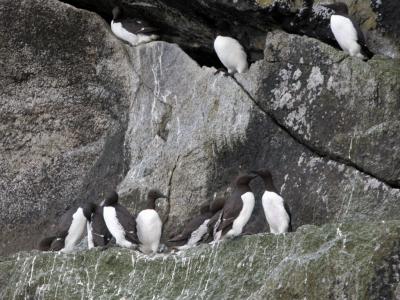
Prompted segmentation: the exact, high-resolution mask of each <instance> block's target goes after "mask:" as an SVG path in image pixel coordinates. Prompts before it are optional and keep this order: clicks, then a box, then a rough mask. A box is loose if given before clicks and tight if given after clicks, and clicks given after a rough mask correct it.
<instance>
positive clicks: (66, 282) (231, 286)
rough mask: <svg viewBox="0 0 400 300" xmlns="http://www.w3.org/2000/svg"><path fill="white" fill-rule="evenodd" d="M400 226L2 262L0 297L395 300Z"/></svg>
mask: <svg viewBox="0 0 400 300" xmlns="http://www.w3.org/2000/svg"><path fill="white" fill-rule="evenodd" d="M399 240H400V222H398V221H395V222H372V223H363V224H358V225H354V224H352V225H350V224H331V225H329V224H328V225H324V226H322V227H317V226H310V225H307V226H303V227H301V228H299V229H298V231H297V232H295V233H290V234H286V235H280V236H274V235H271V234H259V235H253V236H247V237H242V238H238V239H236V240H232V241H224V242H221V243H220V244H218V245H214V246H210V245H202V246H200V247H197V248H194V249H191V250H188V251H186V252H181V253H176V254H168V255H164V254H158V255H156V256H153V257H148V256H144V255H142V254H140V253H138V252H135V251H132V250H127V249H121V248H112V249H108V250H104V251H100V250H99V249H94V250H92V251H82V252H77V253H74V254H69V255H66V254H59V253H39V252H21V253H19V254H16V255H13V256H10V257H6V258H1V260H0V286H1V290H0V298H1V299H194V298H196V299H245V298H248V299H395V298H397V297H399V296H400V285H399V270H400V258H399V253H400V242H399Z"/></svg>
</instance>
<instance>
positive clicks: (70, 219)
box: [39, 202, 96, 253]
mask: <svg viewBox="0 0 400 300" xmlns="http://www.w3.org/2000/svg"><path fill="white" fill-rule="evenodd" d="M95 207H96V206H95V205H94V204H93V203H92V202H88V203H87V204H85V205H83V206H80V207H78V208H74V209H70V210H68V211H67V212H66V213H65V214H64V215H63V216H62V217H61V222H60V223H59V224H58V226H57V231H56V234H55V235H54V236H52V237H48V238H44V239H42V240H41V241H40V243H39V249H40V250H44V251H61V252H65V253H69V252H71V251H73V249H74V247H75V246H76V245H77V244H78V243H79V241H80V240H81V239H82V238H83V235H84V233H85V228H86V224H87V222H88V221H89V220H90V218H91V215H92V213H93V211H94V210H95Z"/></svg>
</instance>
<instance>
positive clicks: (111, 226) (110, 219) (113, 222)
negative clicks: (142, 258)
mask: <svg viewBox="0 0 400 300" xmlns="http://www.w3.org/2000/svg"><path fill="white" fill-rule="evenodd" d="M103 218H104V222H105V223H106V226H107V228H108V231H110V233H111V234H112V236H113V237H114V238H115V241H116V243H117V245H120V246H122V247H127V248H130V247H132V246H133V244H132V243H131V242H129V241H128V240H126V239H125V229H124V228H123V227H122V225H121V223H120V222H119V221H118V218H117V212H116V211H115V208H114V207H112V206H105V207H104V208H103Z"/></svg>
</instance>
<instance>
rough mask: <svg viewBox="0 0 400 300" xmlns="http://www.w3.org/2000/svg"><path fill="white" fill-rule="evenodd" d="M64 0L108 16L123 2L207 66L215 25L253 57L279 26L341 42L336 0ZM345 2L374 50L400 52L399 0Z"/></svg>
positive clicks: (392, 54) (210, 62)
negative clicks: (335, 29)
mask: <svg viewBox="0 0 400 300" xmlns="http://www.w3.org/2000/svg"><path fill="white" fill-rule="evenodd" d="M63 1H64V2H66V3H70V4H72V5H75V6H77V7H80V8H84V9H88V10H91V11H94V12H96V13H98V14H100V15H101V16H102V17H103V18H104V19H106V20H107V21H110V20H111V18H112V15H111V11H112V8H113V7H114V6H115V5H120V6H122V7H123V8H124V9H125V11H126V14H127V15H129V16H131V17H135V16H140V17H142V18H147V19H148V20H149V21H151V22H152V24H154V26H157V27H159V28H160V34H161V37H162V40H165V41H168V42H174V43H178V44H179V45H181V47H183V48H184V50H186V51H188V52H190V55H191V56H192V57H194V58H195V59H196V60H197V61H199V62H200V63H201V64H205V65H207V66H210V65H215V66H216V65H219V62H218V60H217V58H216V56H215V55H214V53H213V49H212V42H213V39H214V38H215V34H216V29H217V28H218V29H219V30H223V29H226V30H227V31H226V34H228V35H231V36H234V37H235V38H237V39H239V41H240V42H241V43H242V45H244V47H245V49H246V51H247V53H248V54H249V56H250V59H251V60H252V61H254V60H256V59H259V58H260V57H261V54H262V49H263V46H264V45H263V40H264V37H265V34H266V32H269V31H271V30H274V29H277V28H280V29H284V30H286V31H287V32H290V33H296V34H301V35H307V36H310V37H314V38H318V39H320V40H322V41H324V42H326V43H329V44H331V45H337V43H336V41H335V39H334V37H333V34H332V33H331V31H330V28H329V17H330V15H331V14H332V11H330V10H327V9H325V8H323V7H322V6H321V5H320V4H329V3H333V2H337V1H333V0H321V1H313V0H304V1H303V0H295V1H293V0H256V1H253V0H237V1H231V0H192V1H187V2H182V1H180V0H142V1H136V0H127V1H120V0H101V1H99V0H63ZM314 2H315V3H314ZM342 2H345V3H347V4H348V6H349V12H350V15H351V17H352V18H354V19H355V20H356V21H357V22H358V23H359V24H360V25H361V28H362V29H363V31H365V32H366V34H367V44H368V46H369V47H370V48H371V49H372V51H373V52H374V53H379V54H383V55H386V56H389V57H392V58H394V57H397V58H399V57H400V42H399V41H400V39H399V32H400V30H399V28H400V27H399V26H400V21H399V18H398V16H399V14H400V6H399V5H398V0H385V1H381V0H371V1H370V0H342ZM305 7H308V8H310V10H304V9H303V8H305ZM311 8H312V9H311Z"/></svg>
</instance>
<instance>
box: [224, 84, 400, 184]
mask: <svg viewBox="0 0 400 300" xmlns="http://www.w3.org/2000/svg"><path fill="white" fill-rule="evenodd" d="M231 78H232V79H233V81H234V82H235V83H236V84H237V85H238V86H239V87H240V88H241V89H242V91H243V92H244V93H245V94H246V95H247V96H248V97H249V99H250V100H251V101H252V102H253V104H254V105H255V106H256V107H257V108H258V109H259V110H260V111H261V112H262V113H264V114H265V115H266V116H268V117H269V118H270V119H271V120H272V122H273V123H274V124H275V125H277V126H278V127H279V128H280V129H282V130H283V131H284V132H286V133H287V134H288V135H289V136H290V137H291V138H292V139H293V140H295V141H296V142H297V143H298V144H300V145H302V146H304V147H305V148H307V149H308V150H310V151H311V152H312V153H314V154H315V155H317V156H319V157H321V158H327V159H329V160H331V161H334V162H337V163H341V164H344V165H346V166H347V167H351V168H354V169H356V170H357V171H359V172H360V173H363V174H365V175H367V176H370V177H372V178H374V179H376V180H378V181H380V182H382V183H383V184H385V185H387V186H389V187H390V188H392V189H400V186H398V185H396V184H394V183H392V182H390V181H387V180H385V179H384V178H380V177H378V176H376V175H374V174H372V173H370V172H368V171H366V170H364V169H363V168H361V167H360V166H358V165H357V164H355V163H354V162H352V161H350V160H348V159H346V158H343V157H340V156H337V155H332V154H330V153H328V152H325V151H322V150H320V149H318V148H316V147H313V146H312V145H309V144H307V143H306V142H305V141H304V140H303V139H301V138H300V137H298V136H296V135H295V134H294V133H293V132H292V131H291V130H290V129H289V128H287V127H285V126H284V125H283V124H282V123H281V122H279V121H278V119H277V118H276V117H275V116H274V114H273V113H271V112H269V111H267V110H265V109H263V108H262V106H261V105H260V104H259V103H258V102H257V101H256V100H255V99H254V98H253V97H252V96H251V94H250V93H249V92H248V91H247V90H246V89H245V88H244V86H243V85H242V84H241V83H240V82H239V81H238V80H237V79H236V78H235V77H231Z"/></svg>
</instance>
